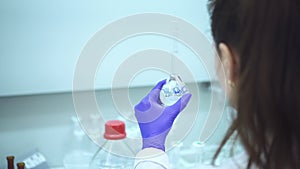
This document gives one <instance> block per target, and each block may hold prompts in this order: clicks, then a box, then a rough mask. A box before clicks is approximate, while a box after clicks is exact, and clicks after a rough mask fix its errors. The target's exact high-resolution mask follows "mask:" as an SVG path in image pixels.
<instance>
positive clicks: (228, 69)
mask: <svg viewBox="0 0 300 169" xmlns="http://www.w3.org/2000/svg"><path fill="white" fill-rule="evenodd" d="M218 47H219V56H220V60H221V62H222V64H223V66H224V71H225V76H226V80H227V82H232V83H235V82H236V80H237V72H238V71H237V70H238V60H237V58H236V56H235V55H234V53H233V51H232V50H231V49H230V47H229V46H227V45H226V44H225V43H220V44H219V46H218Z"/></svg>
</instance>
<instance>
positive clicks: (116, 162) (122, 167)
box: [90, 120, 134, 169]
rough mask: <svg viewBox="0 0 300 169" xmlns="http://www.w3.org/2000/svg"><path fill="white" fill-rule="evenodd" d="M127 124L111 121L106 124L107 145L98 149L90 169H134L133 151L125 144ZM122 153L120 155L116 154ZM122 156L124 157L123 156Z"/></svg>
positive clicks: (105, 137) (105, 136)
mask: <svg viewBox="0 0 300 169" xmlns="http://www.w3.org/2000/svg"><path fill="white" fill-rule="evenodd" d="M125 138H126V132H125V123H124V122H123V121H120V120H110V121H107V122H106V123H105V133H104V139H105V140H106V141H105V143H104V144H103V145H102V146H101V147H100V148H99V149H98V151H97V152H96V153H95V155H94V156H93V158H92V161H91V163H90V169H127V168H132V167H133V162H132V159H131V158H130V157H132V156H133V155H134V152H133V151H132V149H131V148H130V147H129V146H128V145H127V143H126V142H125ZM118 151H122V153H120V154H118V153H116V152H118ZM121 154H122V155H121Z"/></svg>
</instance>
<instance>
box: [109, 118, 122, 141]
mask: <svg viewBox="0 0 300 169" xmlns="http://www.w3.org/2000/svg"><path fill="white" fill-rule="evenodd" d="M125 137H126V132H125V123H124V122H123V121H120V120H110V121H107V122H106V123H105V133H104V138H106V139H107V140H121V139H124V138H125Z"/></svg>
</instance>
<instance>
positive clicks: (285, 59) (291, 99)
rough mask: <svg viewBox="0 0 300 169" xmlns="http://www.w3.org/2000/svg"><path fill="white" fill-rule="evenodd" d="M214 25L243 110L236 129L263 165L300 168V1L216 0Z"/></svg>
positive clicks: (234, 97) (229, 82) (231, 91)
mask: <svg viewBox="0 0 300 169" xmlns="http://www.w3.org/2000/svg"><path fill="white" fill-rule="evenodd" d="M210 12H211V26H212V34H213V37H214V41H215V44H216V47H217V51H218V54H219V56H220V60H221V62H222V64H223V66H224V69H225V77H221V79H226V80H225V83H222V82H221V84H222V86H223V87H224V89H225V91H226V93H227V94H228V95H229V98H230V101H231V102H232V104H233V105H234V106H235V107H236V109H237V110H238V115H237V119H236V120H235V121H234V122H233V124H232V126H231V128H230V130H229V131H228V135H231V134H232V133H233V131H234V130H236V131H237V134H238V136H239V138H240V140H241V142H242V143H243V145H244V146H245V148H246V151H247V152H248V154H249V156H250V161H249V162H250V164H251V163H254V164H256V165H257V166H258V167H260V168H272V169H277V168H300V79H299V78H300V1H299V0H275V1H271V0H269V1H264V0H211V1H210Z"/></svg>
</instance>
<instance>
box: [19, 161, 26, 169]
mask: <svg viewBox="0 0 300 169" xmlns="http://www.w3.org/2000/svg"><path fill="white" fill-rule="evenodd" d="M17 167H18V169H25V163H23V162H19V163H17Z"/></svg>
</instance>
